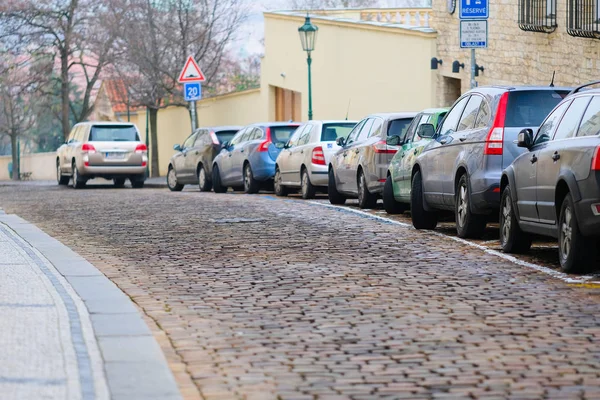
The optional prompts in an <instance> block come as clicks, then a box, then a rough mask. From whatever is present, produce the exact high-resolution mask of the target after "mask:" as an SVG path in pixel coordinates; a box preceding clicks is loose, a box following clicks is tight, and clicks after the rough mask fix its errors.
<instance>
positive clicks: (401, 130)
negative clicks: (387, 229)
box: [328, 112, 417, 208]
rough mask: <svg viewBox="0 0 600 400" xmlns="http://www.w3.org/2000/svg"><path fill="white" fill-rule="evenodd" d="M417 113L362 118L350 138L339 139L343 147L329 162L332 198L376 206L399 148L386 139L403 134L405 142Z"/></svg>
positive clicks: (330, 199) (330, 198)
mask: <svg viewBox="0 0 600 400" xmlns="http://www.w3.org/2000/svg"><path fill="white" fill-rule="evenodd" d="M415 115H417V113H415V112H405V113H387V114H373V115H369V116H368V117H367V118H365V119H363V120H362V121H360V122H359V123H358V124H357V125H356V126H355V127H354V129H352V132H350V134H349V135H348V138H347V139H344V138H343V137H340V138H338V139H337V140H336V143H337V144H338V145H339V146H342V148H341V149H340V150H338V151H337V152H336V153H335V154H334V155H333V156H332V157H331V161H330V162H329V168H328V174H329V185H328V193H329V201H330V202H331V204H344V203H345V202H346V199H347V198H348V197H354V198H356V197H358V205H359V206H360V208H372V207H374V206H375V204H376V203H377V199H378V198H379V196H381V193H382V192H383V186H384V184H385V180H386V176H387V170H388V166H389V165H390V161H391V160H392V158H393V157H394V154H396V152H397V151H398V148H399V147H398V146H390V145H388V144H387V142H386V140H387V138H388V137H390V136H400V137H401V140H399V143H400V145H402V143H403V140H404V136H405V135H406V130H407V129H408V126H409V125H410V123H411V122H412V120H413V118H414V117H415Z"/></svg>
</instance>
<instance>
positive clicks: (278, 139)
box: [271, 125, 298, 143]
mask: <svg viewBox="0 0 600 400" xmlns="http://www.w3.org/2000/svg"><path fill="white" fill-rule="evenodd" d="M296 129H298V125H289V126H272V127H271V142H273V143H287V141H288V140H289V138H290V136H292V133H294V132H295V131H296Z"/></svg>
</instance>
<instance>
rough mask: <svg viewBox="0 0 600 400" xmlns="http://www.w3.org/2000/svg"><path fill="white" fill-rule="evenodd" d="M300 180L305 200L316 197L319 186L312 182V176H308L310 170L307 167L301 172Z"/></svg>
mask: <svg viewBox="0 0 600 400" xmlns="http://www.w3.org/2000/svg"><path fill="white" fill-rule="evenodd" d="M300 182H301V192H302V198H303V199H304V200H308V199H314V198H315V194H316V193H317V188H316V187H314V186H313V184H312V183H311V182H310V176H308V171H307V170H306V168H303V169H302V172H301V173H300Z"/></svg>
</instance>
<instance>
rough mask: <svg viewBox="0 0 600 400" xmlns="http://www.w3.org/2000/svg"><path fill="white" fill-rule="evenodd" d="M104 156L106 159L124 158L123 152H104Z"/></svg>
mask: <svg viewBox="0 0 600 400" xmlns="http://www.w3.org/2000/svg"><path fill="white" fill-rule="evenodd" d="M104 158H106V159H107V160H122V159H124V158H125V153H121V152H116V151H111V152H107V153H104Z"/></svg>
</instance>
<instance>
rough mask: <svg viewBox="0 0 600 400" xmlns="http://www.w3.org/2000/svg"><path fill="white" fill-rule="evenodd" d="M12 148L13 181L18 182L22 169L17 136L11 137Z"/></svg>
mask: <svg viewBox="0 0 600 400" xmlns="http://www.w3.org/2000/svg"><path fill="white" fill-rule="evenodd" d="M10 147H11V148H12V165H13V169H12V180H13V181H18V180H19V179H20V177H21V168H19V167H20V165H19V164H20V163H19V152H18V144H17V135H10Z"/></svg>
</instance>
